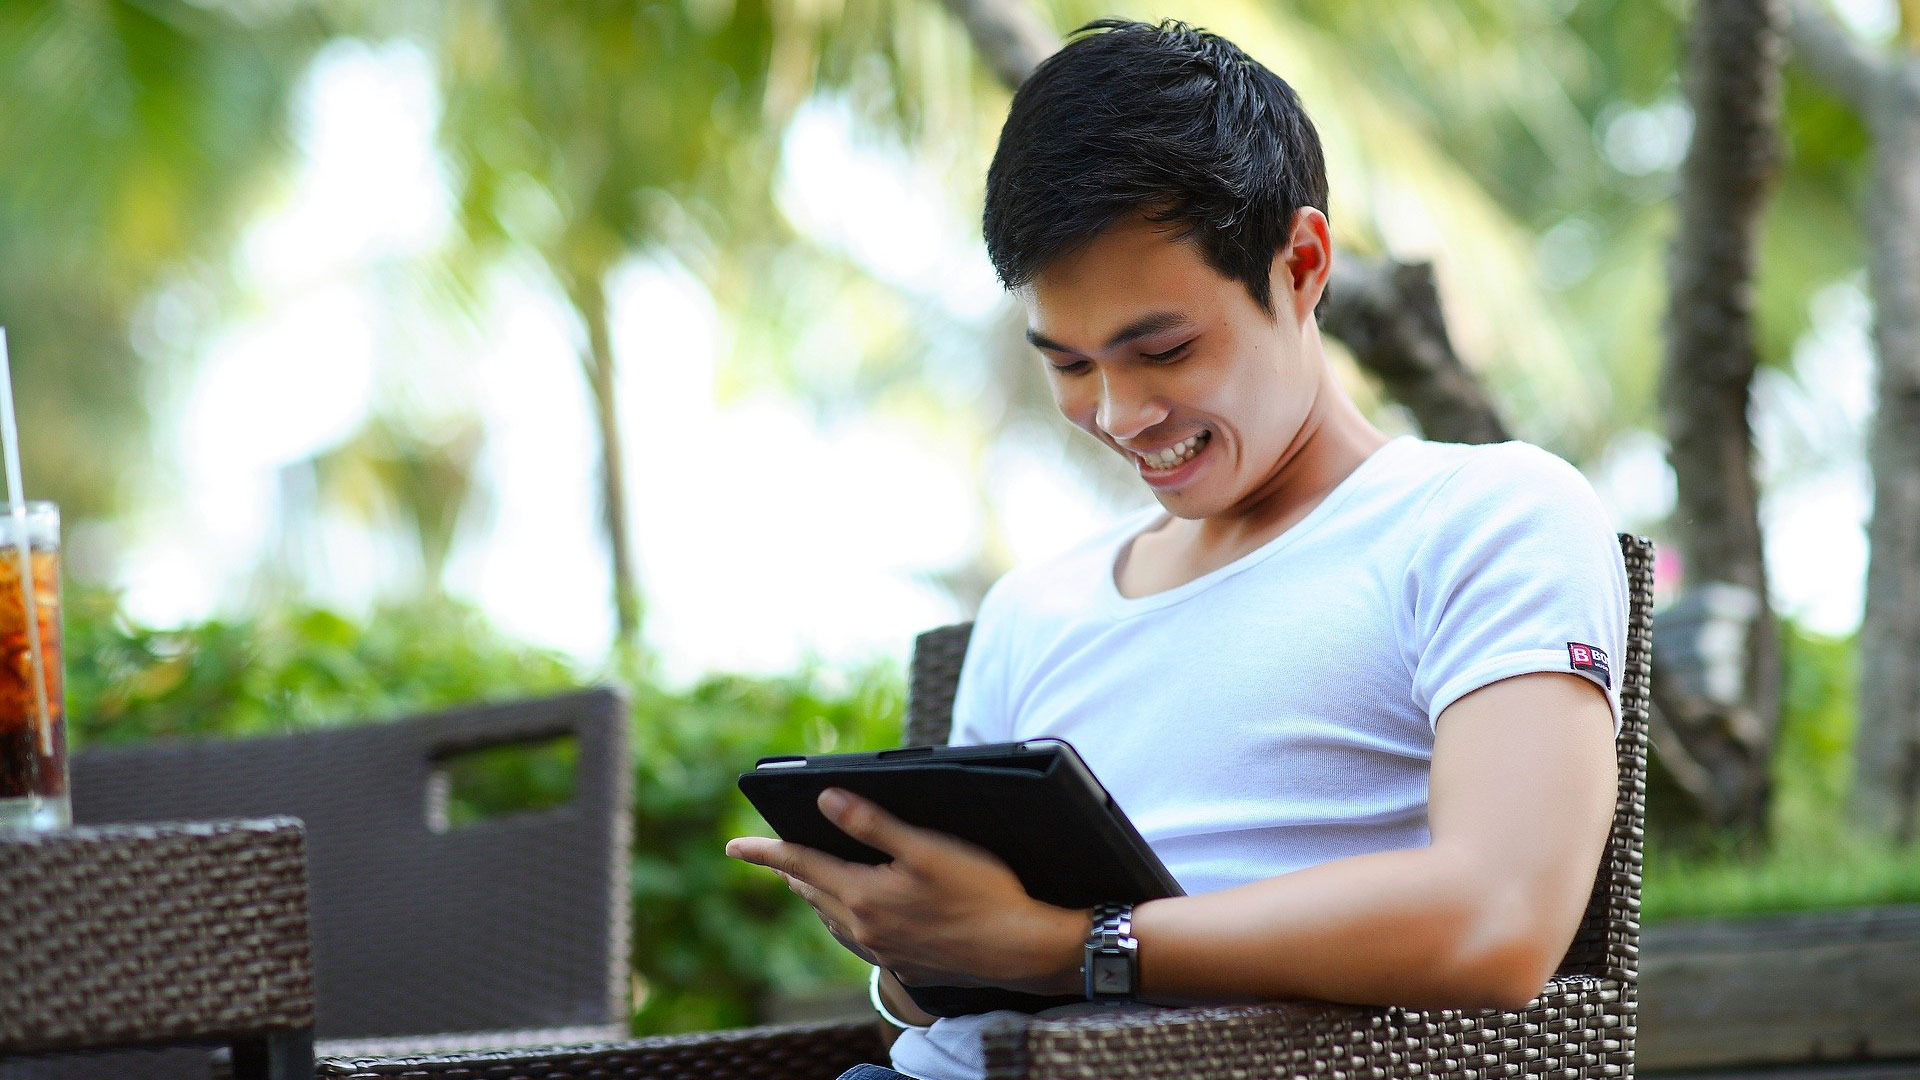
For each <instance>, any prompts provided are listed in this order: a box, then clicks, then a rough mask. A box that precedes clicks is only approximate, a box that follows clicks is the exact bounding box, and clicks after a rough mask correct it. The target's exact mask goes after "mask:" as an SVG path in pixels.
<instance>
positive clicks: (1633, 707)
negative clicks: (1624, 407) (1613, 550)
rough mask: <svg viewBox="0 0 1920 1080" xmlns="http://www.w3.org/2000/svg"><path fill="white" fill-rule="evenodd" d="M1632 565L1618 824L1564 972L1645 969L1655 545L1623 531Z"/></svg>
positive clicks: (1627, 974)
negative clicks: (1643, 875) (1643, 900)
mask: <svg viewBox="0 0 1920 1080" xmlns="http://www.w3.org/2000/svg"><path fill="white" fill-rule="evenodd" d="M1620 550H1621V554H1622V555H1623V556H1625V559H1626V565H1627V655H1626V659H1625V662H1624V663H1621V664H1620V665H1618V667H1619V672H1620V674H1619V678H1620V714H1621V727H1620V736H1619V738H1618V739H1616V740H1614V749H1615V752H1616V753H1617V754H1618V757H1619V768H1620V792H1619V797H1618V799H1617V800H1616V801H1615V803H1614V808H1613V828H1612V830H1611V831H1610V832H1609V833H1608V834H1607V850H1606V854H1605V855H1604V856H1602V861H1601V865H1600V872H1599V874H1598V875H1596V876H1595V878H1594V883H1593V896H1592V897H1591V898H1590V899H1589V900H1588V901H1587V912H1586V915H1585V917H1584V918H1582V919H1581V921H1580V930H1579V932H1578V933H1577V934H1575V935H1574V939H1573V944H1572V946H1571V947H1570V948H1568V950H1567V956H1566V959H1565V960H1563V961H1561V963H1560V968H1559V972H1558V973H1559V974H1561V975H1593V976H1598V977H1600V978H1605V979H1614V980H1617V981H1620V982H1632V981H1633V980H1634V979H1636V978H1637V977H1638V976H1639V971H1640V871H1641V856H1642V842H1643V841H1644V840H1645V837H1646V818H1647V709H1648V707H1649V705H1650V703H1651V701H1652V678H1653V542H1652V541H1651V540H1647V539H1645V538H1643V537H1638V536H1633V535H1631V534H1629V533H1621V534H1620Z"/></svg>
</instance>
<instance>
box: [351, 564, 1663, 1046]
mask: <svg viewBox="0 0 1920 1080" xmlns="http://www.w3.org/2000/svg"><path fill="white" fill-rule="evenodd" d="M1620 544H1621V548H1622V550H1623V552H1624V554H1625V556H1626V566H1627V577H1628V584H1629V586H1630V610H1629V617H1628V623H1629V625H1628V627H1627V655H1626V657H1625V660H1624V663H1622V664H1621V665H1620V671H1621V680H1622V681H1621V688H1620V689H1621V703H1622V706H1623V712H1624V720H1625V723H1624V724H1623V726H1622V729H1621V733H1620V737H1619V740H1618V746H1617V749H1618V753H1619V767H1620V792H1619V799H1618V801H1617V802H1616V804H1615V809H1614V819H1613V829H1612V833H1611V835H1610V836H1609V838H1608V841H1607V850H1606V854H1605V857H1604V861H1603V862H1602V864H1601V866H1600V868H1599V872H1598V874H1597V875H1596V876H1595V880H1594V887H1593V893H1592V896H1591V898H1590V899H1589V900H1588V903H1587V912H1586V916H1585V918H1584V919H1583V920H1582V921H1581V925H1580V930H1579V933H1578V934H1577V935H1576V936H1575V938H1574V941H1573V945H1572V947H1571V948H1569V949H1568V950H1567V955H1566V957H1565V959H1564V960H1563V961H1562V962H1561V964H1560V968H1559V970H1558V972H1557V973H1556V974H1555V975H1554V977H1553V979H1552V980H1551V981H1550V982H1549V983H1548V984H1547V986H1546V988H1545V990H1544V991H1543V992H1542V993H1541V995H1540V996H1539V997H1538V998H1536V999H1534V1001H1533V1002H1532V1003H1531V1004H1529V1005H1528V1006H1527V1007H1526V1008H1525V1009H1522V1010H1520V1011H1518V1012H1503V1011H1499V1010H1470V1011H1456V1010H1432V1011H1415V1010H1410V1009H1400V1008H1368V1007H1359V1006H1349V1005H1331V1004H1324V1003H1318V1002H1277V1003H1273V1004H1266V1005H1237V1006H1221V1007H1211V1008H1194V1009H1170V1010H1165V1011H1157V1012H1149V1013H1135V1014H1128V1015H1122V1016H1114V1017H1079V1018H1074V1019H1069V1020H1043V1019H1039V1018H1023V1019H1019V1020H1016V1021H1012V1022H1009V1023H1006V1024H1002V1025H999V1026H997V1027H995V1028H993V1029H991V1030H989V1031H988V1032H987V1034H986V1037H985V1047H986V1058H987V1075H988V1076H989V1077H991V1078H994V1080H1105V1078H1112V1077H1129V1078H1141V1080H1145V1078H1165V1080H1176V1078H1177V1080H1191V1078H1196V1077H1201V1078H1204V1077H1222V1078H1226V1077H1232V1078H1235V1080H1241V1078H1247V1077H1302V1078H1305V1077H1335V1078H1344V1077H1369V1078H1384V1077H1415V1076H1448V1077H1468V1078H1473V1080H1479V1078H1493V1077H1499V1078H1513V1077H1543V1078H1544V1077H1552V1078H1556V1080H1583V1078H1589V1077H1631V1076H1632V1074H1633V1040H1634V1024H1635V1011H1636V1003H1637V987H1638V957H1639V937H1640V860H1641V837H1642V823H1643V813H1644V810H1645V806H1646V753H1647V705H1648V678H1649V674H1650V671H1651V668H1650V662H1651V648H1652V636H1651V631H1652V612H1651V609H1652V602H1653V545H1652V543H1651V542H1650V541H1648V540H1646V539H1643V538H1640V537H1635V536H1631V535H1626V534H1622V535H1621V537H1620ZM970 630H971V626H970V625H968V624H960V625H957V626H948V627H941V628H939V629H936V630H930V631H928V632H927V633H925V634H922V635H921V636H920V637H919V639H918V640H917V641H916V642H915V648H914V658H913V665H912V672H911V677H910V693H909V697H908V707H907V708H908V728H907V730H908V742H909V743H929V742H942V741H944V740H945V738H946V732H947V724H948V720H949V717H950V715H951V710H952V704H953V689H954V684H955V681H956V680H957V677H958V674H959V670H960V664H961V661H962V660H963V659H964V657H965V654H966V644H967V637H968V634H969V632H970ZM861 1061H875V1062H878V1061H884V1052H883V1049H882V1044H881V1041H880V1034H879V1032H878V1030H877V1029H876V1027H875V1025H874V1023H872V1022H869V1021H849V1022H846V1023H840V1024H813V1025H796V1026H787V1027H770V1028H749V1029H743V1030H738V1031H726V1032H714V1033H706V1034H701V1035H690V1036H666V1037H660V1038H654V1039H644V1040H638V1041H632V1042H626V1043H619V1044H606V1045H598V1046H574V1047H559V1048H553V1049H549V1050H542V1051H503V1052H499V1053H489V1054H467V1055H447V1056H438V1057H413V1058H406V1059H342V1058H325V1059H323V1060H322V1061H320V1063H319V1066H318V1068H319V1073H320V1075H322V1076H326V1077H352V1078H359V1080H371V1078H374V1077H398V1076H405V1077H408V1078H409V1080H428V1078H447V1080H451V1078H454V1077H460V1078H480V1077H500V1078H507V1077H528V1078H534V1077H537V1078H540V1080H572V1078H582V1080H584V1078H587V1077H603V1076H631V1077H658V1078H669V1077H675V1078H677V1077H685V1078H687V1080H693V1078H695V1077H699V1078H722V1080H735V1078H740V1080H748V1078H751V1080H816V1078H818V1080H831V1078H833V1077H835V1076H837V1075H838V1074H839V1072H841V1071H842V1070H844V1069H846V1068H848V1067H850V1066H852V1065H853V1064H855V1063H857V1062H861Z"/></svg>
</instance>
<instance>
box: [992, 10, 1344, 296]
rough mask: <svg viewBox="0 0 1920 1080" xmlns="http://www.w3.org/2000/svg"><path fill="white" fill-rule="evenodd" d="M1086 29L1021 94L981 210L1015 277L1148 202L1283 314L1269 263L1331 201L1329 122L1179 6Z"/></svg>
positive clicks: (1027, 275)
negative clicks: (1297, 221) (1319, 122)
mask: <svg viewBox="0 0 1920 1080" xmlns="http://www.w3.org/2000/svg"><path fill="white" fill-rule="evenodd" d="M1095 30H1098V31H1104V33H1097V34H1093V33H1088V32H1089V31H1095ZM1082 34H1086V35H1087V36H1084V37H1081V36H1078V35H1082ZM1071 36H1072V37H1073V40H1071V41H1070V42H1069V43H1068V44H1067V45H1065V46H1064V47H1062V48H1061V49H1060V50H1059V51H1058V52H1056V53H1054V54H1053V55H1052V56H1050V57H1048V58H1047V59H1046V60H1045V61H1044V62H1043V63H1041V64H1040V66H1039V67H1037V68H1035V69H1034V71H1033V73H1032V74H1031V75H1029V76H1028V77H1027V79H1026V81H1025V82H1023V83H1021V84H1020V89H1019V90H1018V91H1017V92H1015V94H1014V95H1013V104H1012V106H1011V108H1010V109H1009V110H1008V113H1007V122H1006V124H1005V125H1004V126H1002V127H1001V129H1000V143H999V146H998V147H997V148H996V149H995V150H994V154H993V164H992V166H990V167H989V168H988V169H987V197H986V209H985V212H984V213H983V214H982V218H981V224H982V230H983V231H984V232H985V234H986V241H987V256H988V258H990V259H991V260H992V261H993V268H994V272H995V273H997V274H998V275H999V277H1000V281H1001V283H1002V284H1003V285H1005V286H1006V287H1007V288H1008V289H1018V288H1021V287H1023V286H1025V285H1027V284H1029V283H1031V282H1032V281H1033V279H1034V277H1035V276H1036V275H1037V274H1039V273H1040V271H1041V270H1042V269H1044V268H1045V267H1046V266H1047V264H1049V263H1051V262H1053V261H1054V260H1056V259H1058V258H1060V257H1062V256H1065V255H1068V254H1070V253H1071V252H1072V251H1073V250H1074V249H1076V248H1078V247H1080V246H1082V245H1084V244H1085V243H1086V242H1088V241H1089V240H1091V239H1093V237H1094V236H1095V235H1096V234H1098V233H1099V232H1100V231H1101V230H1103V229H1105V228H1107V227H1108V226H1109V225H1112V224H1114V223H1115V222H1117V221H1119V220H1120V219H1122V218H1124V217H1128V216H1131V215H1136V214H1138V215H1142V216H1144V217H1146V218H1147V219H1148V220H1150V221H1153V222H1157V223H1168V224H1171V225H1173V226H1174V229H1175V232H1174V235H1175V236H1176V238H1178V239H1182V240H1188V239H1190V240H1192V241H1193V242H1194V243H1195V244H1196V245H1197V246H1198V248H1199V250H1200V253H1201V256H1202V257H1203V258H1204V259H1205V260H1206V262H1207V264H1208V265H1209V266H1211V267H1213V268H1214V269H1215V270H1216V271H1218V272H1219V273H1220V274H1221V275H1222V276H1224V277H1228V278H1232V279H1234V280H1236V281H1239V282H1240V283H1241V284H1243V285H1245V286H1246V289H1247V292H1248V293H1249V294H1250V295H1251V296H1252V297H1253V299H1254V302H1255V303H1257V304H1259V305H1260V307H1261V309H1262V310H1264V311H1266V312H1267V314H1269V315H1272V314H1274V304H1273V296H1272V288H1271V282H1270V280H1269V275H1270V274H1271V272H1272V269H1273V257H1274V255H1275V253H1276V252H1278V251H1279V250H1280V249H1281V247H1282V246H1284V245H1285V244H1286V242H1287V238H1288V236H1289V230H1290V228H1291V226H1292V224H1293V216H1294V214H1295V212H1297V211H1298V210H1299V209H1300V208H1301V207H1302V206H1312V207H1315V208H1316V209H1318V210H1319V211H1320V212H1321V213H1323V214H1324V213H1326V211H1327V168H1326V162H1325V159H1324V157H1323V156H1322V154H1321V150H1320V136H1319V133H1318V132H1316V131H1315V130H1314V127H1313V121H1312V120H1310V119H1308V117H1307V114H1306V111H1305V110H1304V109H1303V108H1301V105H1300V99H1299V97H1298V96H1297V95H1296V94H1295V93H1294V92H1293V88H1292V87H1290V86H1288V85H1287V84H1286V82H1285V81H1283V80H1282V79H1281V78H1280V77H1279V76H1278V75H1275V74H1274V73H1273V72H1271V71H1269V70H1267V69H1266V68H1265V67H1263V66H1262V65H1261V64H1260V63H1259V62H1258V61H1256V60H1254V59H1253V58H1252V57H1250V56H1248V55H1247V54H1246V53H1244V52H1242V51H1241V50H1240V48H1239V46H1237V45H1235V44H1233V43H1232V42H1230V41H1228V40H1226V39H1225V38H1222V37H1219V36H1218V35H1215V34H1211V33H1208V32H1207V31H1205V30H1200V29H1196V28H1193V27H1189V26H1188V25H1187V24H1185V23H1183V22H1180V21H1178V20H1176V19H1167V20H1164V21H1162V22H1161V23H1160V24H1159V25H1158V26H1154V25H1150V24H1147V23H1142V22H1134V21H1131V20H1127V19H1097V20H1095V21H1093V22H1090V23H1088V24H1086V25H1085V26H1082V27H1080V28H1079V29H1077V30H1075V31H1074V32H1073V35H1071ZM1325 299H1326V298H1325V295H1324V294H1322V297H1321V306H1322V307H1324V306H1325Z"/></svg>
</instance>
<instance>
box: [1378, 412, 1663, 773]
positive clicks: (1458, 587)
mask: <svg viewBox="0 0 1920 1080" xmlns="http://www.w3.org/2000/svg"><path fill="white" fill-rule="evenodd" d="M1405 587H1406V598H1407V601H1408V602H1407V603H1405V604H1403V605H1402V618H1403V620H1404V621H1403V625H1402V630H1401V634H1402V637H1401V640H1402V643H1403V647H1404V648H1405V649H1406V650H1407V652H1408V653H1409V659H1410V664H1411V667H1412V671H1413V697H1414V702H1415V704H1416V705H1418V706H1419V707H1420V708H1422V709H1425V710H1426V713H1427V722H1428V724H1429V725H1432V726H1434V727H1436V728H1437V726H1438V723H1439V719H1440V714H1441V713H1442V712H1444V711H1446V708H1447V706H1449V705H1451V704H1453V703H1454V702H1455V701H1457V700H1459V699H1460V698H1461V697H1463V696H1465V695H1466V694H1467V693H1468V692H1470V691H1473V690H1476V689H1478V688H1480V687H1482V686H1485V685H1487V684H1489V683H1493V682H1498V681H1499V680H1501V679H1505V678H1509V677H1511V676H1514V675H1524V674H1528V673H1531V672H1536V671H1566V672H1571V673H1572V674H1575V675H1579V676H1581V677H1583V678H1586V679H1588V680H1589V681H1591V682H1592V683H1593V684H1594V685H1595V686H1598V687H1599V688H1600V689H1601V690H1603V691H1604V692H1605V694H1606V698H1607V707H1608V708H1609V709H1611V710H1612V712H1613V730H1614V734H1615V735H1616V736H1617V735H1619V733H1620V722H1621V714H1620V676H1621V666H1622V665H1623V664H1624V662H1625V659H1626V632H1627V569H1626V563H1625V560H1624V558H1623V557H1622V555H1621V551H1620V541H1619V538H1618V534H1617V533H1616V532H1615V530H1614V527H1613V525H1612V522H1611V519H1610V517H1609V515H1608V513H1607V510H1606V508H1605V507H1604V506H1603V505H1602V504H1601V502H1600V499H1599V496H1597V495H1596V494H1594V491H1593V487H1592V485H1591V484H1589V483H1588V482H1587V479H1586V477H1584V476H1582V475H1581V474H1580V471H1579V470H1578V469H1575V468H1574V467H1573V466H1572V465H1569V464H1567V463H1566V462H1565V461H1563V460H1561V459H1560V458H1558V457H1556V456H1554V455H1553V454H1551V453H1549V452H1547V451H1545V450H1542V449H1540V448H1539V447H1536V446H1532V445H1530V444H1527V443H1517V442H1516V443H1504V444H1501V445H1499V446H1497V447H1488V448H1483V449H1478V450H1476V451H1474V453H1473V456H1472V457H1471V458H1470V459H1469V460H1468V461H1467V463H1466V464H1464V465H1462V466H1461V467H1460V468H1458V469H1457V470H1455V471H1454V473H1453V474H1452V475H1451V476H1449V477H1448V478H1447V480H1446V481H1444V482H1443V483H1442V484H1441V486H1440V487H1439V489H1438V490H1437V491H1436V492H1435V493H1434V495H1433V497H1432V498H1431V499H1430V500H1429V501H1428V502H1427V504H1426V506H1425V507H1424V509H1423V510H1422V511H1421V513H1420V517H1419V518H1418V520H1417V524H1416V528H1415V536H1414V540H1413V546H1412V551H1411V555H1410V557H1409V559H1408V564H1407V567H1406V579H1405Z"/></svg>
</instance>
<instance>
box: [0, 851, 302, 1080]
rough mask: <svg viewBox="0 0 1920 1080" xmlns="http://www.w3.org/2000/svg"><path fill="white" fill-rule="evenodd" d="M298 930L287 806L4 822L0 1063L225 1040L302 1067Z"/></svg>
mask: <svg viewBox="0 0 1920 1080" xmlns="http://www.w3.org/2000/svg"><path fill="white" fill-rule="evenodd" d="M308 940H309V939H308V930H307V877H306V844H305V834H304V831H303V829H302V827H301V824H300V822H299V821H298V820H296V819H294V818H268V819H261V820H248V821H211V822H192V823H183V824H163V825H115V826H102V827H82V828H75V829H71V830H66V831H60V832H48V833H11V832H0V1063H5V1062H7V1061H9V1060H11V1061H14V1062H16V1063H18V1062H22V1061H23V1060H25V1059H30V1058H33V1057H35V1056H39V1055H51V1054H61V1053H66V1052H70V1051H86V1050H104V1049H110V1048H116V1047H127V1046H158V1045H167V1044H181V1043H224V1044H227V1045H229V1046H231V1047H232V1048H233V1060H234V1075H235V1076H236V1077H241V1078H248V1080H252V1078H260V1080H266V1078H272V1080H288V1078H293V1077H299V1078H301V1080H307V1078H309V1077H311V1076H312V1075H313V973H312V959H311V955H310V948H309V945H308Z"/></svg>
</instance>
